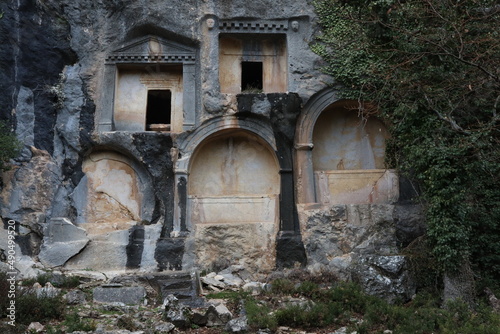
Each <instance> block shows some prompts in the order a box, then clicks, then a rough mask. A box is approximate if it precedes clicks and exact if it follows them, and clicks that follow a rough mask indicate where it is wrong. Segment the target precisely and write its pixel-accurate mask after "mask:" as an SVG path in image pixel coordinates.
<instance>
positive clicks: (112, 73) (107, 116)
mask: <svg viewBox="0 0 500 334" xmlns="http://www.w3.org/2000/svg"><path fill="white" fill-rule="evenodd" d="M115 84H116V65H115V64H113V63H110V64H106V65H104V82H103V84H102V87H103V89H102V91H101V110H100V111H99V128H98V129H99V132H108V131H114V124H113V109H114V101H115Z"/></svg>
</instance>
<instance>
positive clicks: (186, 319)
mask: <svg viewBox="0 0 500 334" xmlns="http://www.w3.org/2000/svg"><path fill="white" fill-rule="evenodd" d="M163 307H164V319H165V320H166V321H168V322H171V323H172V324H174V326H175V327H177V328H180V329H183V328H188V327H189V326H190V325H191V320H190V318H191V309H190V308H189V307H187V306H186V305H184V304H181V303H179V300H178V299H177V298H176V297H175V296H174V295H168V296H167V297H166V298H165V300H164V301H163Z"/></svg>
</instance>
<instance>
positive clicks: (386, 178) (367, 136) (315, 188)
mask: <svg viewBox="0 0 500 334" xmlns="http://www.w3.org/2000/svg"><path fill="white" fill-rule="evenodd" d="M357 105H358V102H357V101H345V100H338V99H337V98H336V96H335V93H334V92H333V91H332V90H331V89H326V90H324V91H322V92H319V93H318V94H316V95H315V96H313V97H312V98H311V99H310V100H309V101H308V103H307V104H306V105H305V107H304V111H303V113H302V115H301V116H300V117H299V121H298V124H297V131H296V145H295V148H296V154H295V169H296V184H297V193H298V203H304V204H307V203H309V204H312V203H320V204H323V205H330V204H367V203H392V202H394V201H396V200H397V199H398V196H399V183H398V177H397V175H396V173H395V171H393V170H389V169H385V166H384V155H385V140H386V139H387V138H388V132H387V129H386V127H385V125H384V124H383V122H381V121H380V120H378V119H377V118H376V117H369V118H364V117H361V115H360V114H359V112H358V110H357Z"/></svg>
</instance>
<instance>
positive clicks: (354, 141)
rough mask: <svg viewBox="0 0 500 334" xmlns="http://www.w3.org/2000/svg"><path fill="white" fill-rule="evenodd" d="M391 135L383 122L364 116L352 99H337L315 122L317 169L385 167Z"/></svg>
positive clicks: (314, 154) (314, 139) (314, 162)
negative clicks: (386, 151) (388, 141)
mask: <svg viewBox="0 0 500 334" xmlns="http://www.w3.org/2000/svg"><path fill="white" fill-rule="evenodd" d="M388 137H389V133H388V131H387V129H386V127H385V125H384V123H383V122H382V121H380V120H378V119H377V118H375V117H369V118H363V117H361V116H360V115H359V113H358V111H357V109H356V105H354V103H352V102H348V101H338V102H335V103H333V104H331V105H330V106H328V107H327V108H326V109H325V110H324V111H323V112H322V113H321V115H320V116H319V117H318V119H317V121H316V123H315V125H314V130H313V144H314V150H313V152H312V156H313V165H314V170H356V169H384V166H385V164H384V158H385V141H386V139H387V138H388Z"/></svg>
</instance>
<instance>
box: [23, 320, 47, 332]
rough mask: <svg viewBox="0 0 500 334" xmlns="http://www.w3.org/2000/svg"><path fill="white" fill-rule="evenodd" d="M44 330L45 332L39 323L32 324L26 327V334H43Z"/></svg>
mask: <svg viewBox="0 0 500 334" xmlns="http://www.w3.org/2000/svg"><path fill="white" fill-rule="evenodd" d="M44 330H45V326H44V325H42V324H41V323H39V322H32V323H31V324H30V325H29V326H28V330H27V332H28V333H40V332H43V331H44Z"/></svg>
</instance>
